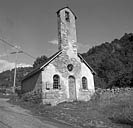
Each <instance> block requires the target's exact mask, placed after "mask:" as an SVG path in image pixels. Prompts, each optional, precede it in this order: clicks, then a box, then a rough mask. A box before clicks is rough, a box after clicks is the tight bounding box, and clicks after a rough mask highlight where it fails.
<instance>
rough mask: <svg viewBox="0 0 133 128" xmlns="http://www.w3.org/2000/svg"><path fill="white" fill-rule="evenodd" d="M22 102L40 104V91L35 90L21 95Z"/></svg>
mask: <svg viewBox="0 0 133 128" xmlns="http://www.w3.org/2000/svg"><path fill="white" fill-rule="evenodd" d="M22 100H24V101H29V102H32V103H35V104H38V103H41V102H42V90H41V89H37V90H33V91H31V92H27V93H25V94H23V95H22Z"/></svg>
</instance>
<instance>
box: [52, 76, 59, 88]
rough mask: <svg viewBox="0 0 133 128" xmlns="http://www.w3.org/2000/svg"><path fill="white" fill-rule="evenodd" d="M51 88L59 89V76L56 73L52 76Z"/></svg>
mask: <svg viewBox="0 0 133 128" xmlns="http://www.w3.org/2000/svg"><path fill="white" fill-rule="evenodd" d="M53 89H60V77H59V76H58V75H54V76H53Z"/></svg>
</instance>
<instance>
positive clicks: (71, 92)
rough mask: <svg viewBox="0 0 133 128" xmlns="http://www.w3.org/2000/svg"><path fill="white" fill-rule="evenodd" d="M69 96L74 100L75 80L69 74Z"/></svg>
mask: <svg viewBox="0 0 133 128" xmlns="http://www.w3.org/2000/svg"><path fill="white" fill-rule="evenodd" d="M69 98H70V100H76V81H75V77H74V76H69Z"/></svg>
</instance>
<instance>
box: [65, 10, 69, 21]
mask: <svg viewBox="0 0 133 128" xmlns="http://www.w3.org/2000/svg"><path fill="white" fill-rule="evenodd" d="M65 18H66V21H67V22H70V16H69V12H67V11H65Z"/></svg>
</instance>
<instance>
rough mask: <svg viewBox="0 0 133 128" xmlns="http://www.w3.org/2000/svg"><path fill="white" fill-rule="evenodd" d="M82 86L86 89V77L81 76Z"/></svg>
mask: <svg viewBox="0 0 133 128" xmlns="http://www.w3.org/2000/svg"><path fill="white" fill-rule="evenodd" d="M82 87H83V89H84V90H87V89H88V88H87V78H86V77H82Z"/></svg>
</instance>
